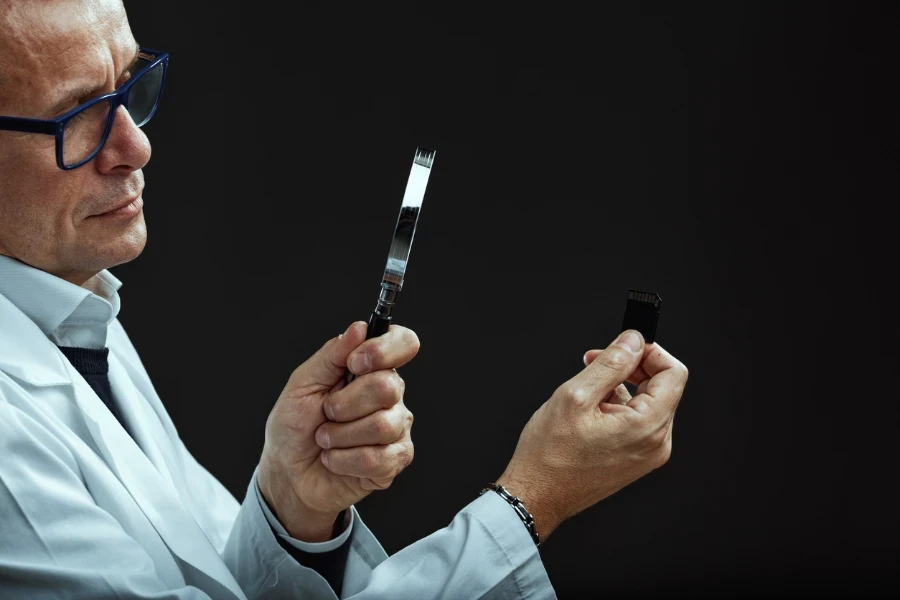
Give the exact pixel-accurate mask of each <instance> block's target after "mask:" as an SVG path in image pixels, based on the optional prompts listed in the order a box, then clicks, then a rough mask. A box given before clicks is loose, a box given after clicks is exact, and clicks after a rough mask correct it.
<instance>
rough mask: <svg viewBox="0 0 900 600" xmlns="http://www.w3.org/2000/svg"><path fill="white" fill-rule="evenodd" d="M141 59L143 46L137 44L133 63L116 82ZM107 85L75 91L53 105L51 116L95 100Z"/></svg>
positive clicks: (117, 77)
mask: <svg viewBox="0 0 900 600" xmlns="http://www.w3.org/2000/svg"><path fill="white" fill-rule="evenodd" d="M140 57H141V45H140V44H135V46H134V57H133V58H132V59H131V62H129V63H128V65H127V66H126V67H125V68H124V69H122V72H121V73H119V74H117V75H116V81H118V80H119V79H121V77H122V75H124V74H125V71H127V70H128V69H130V68H131V67H133V66H134V65H135V63H137V61H138V59H139V58H140ZM105 88H106V86H105V85H95V86H93V87H88V86H85V87H82V88H79V89H76V90H73V91H71V92H69V93H68V94H66V95H65V97H63V98H62V99H61V100H60V101H59V102H57V103H56V104H54V105H53V107H52V108H51V109H50V115H51V116H53V117H55V116H58V115H60V114H62V113H63V112H64V111H66V109H70V108H75V106H77V105H79V104H82V103H83V102H87V101H88V100H89V99H90V98H94V97H96V96H100V95H101V94H103V93H104V92H105Z"/></svg>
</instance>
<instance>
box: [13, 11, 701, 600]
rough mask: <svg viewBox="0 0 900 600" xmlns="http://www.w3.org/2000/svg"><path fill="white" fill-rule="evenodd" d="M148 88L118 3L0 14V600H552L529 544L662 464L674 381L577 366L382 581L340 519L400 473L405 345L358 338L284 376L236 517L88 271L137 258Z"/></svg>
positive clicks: (355, 328)
mask: <svg viewBox="0 0 900 600" xmlns="http://www.w3.org/2000/svg"><path fill="white" fill-rule="evenodd" d="M166 68H167V57H166V55H165V54H164V53H161V52H158V51H153V50H148V49H146V48H139V47H138V45H137V43H136V42H135V40H134V38H133V36H132V34H131V30H130V27H129V25H128V22H127V18H126V15H125V11H124V7H123V6H122V4H121V1H120V0H46V1H40V2H24V1H18V2H16V1H14V0H0V115H3V117H0V457H2V460H0V523H2V535H0V596H2V597H4V598H7V597H10V598H15V597H24V598H42V597H49V596H53V597H66V598H69V597H71V598H151V597H152V598H163V597H165V598H229V599H232V598H257V597H270V598H283V597H290V598H335V597H336V596H341V597H353V598H360V599H362V598H410V599H421V598H430V597H437V596H440V597H443V598H480V597H497V598H515V597H528V598H547V597H552V596H553V589H552V587H551V584H550V582H549V581H548V579H547V575H546V572H545V571H544V568H543V566H542V564H541V561H540V556H539V554H538V548H537V543H536V542H538V541H543V540H545V539H546V538H547V536H549V535H550V533H552V531H553V530H554V529H555V528H556V527H557V526H558V525H559V524H560V523H561V522H562V521H564V520H565V519H567V518H569V517H571V516H572V515H574V514H576V513H577V512H579V511H581V510H583V509H585V508H587V507H589V506H591V505H592V504H594V503H596V502H597V501H599V500H601V499H602V498H604V497H606V496H608V495H610V494H612V493H614V492H615V491H617V490H618V489H621V488H622V487H624V486H625V485H627V484H628V483H630V482H631V481H634V480H635V479H637V478H639V477H641V476H643V475H644V474H646V473H647V472H649V471H650V470H652V469H653V468H656V467H658V466H660V465H662V464H663V463H665V462H666V460H667V459H668V456H669V452H670V449H671V439H672V420H673V418H674V412H675V408H676V406H677V404H678V401H679V400H680V398H681V394H682V391H683V388H684V385H685V382H686V380H687V371H686V369H685V367H684V366H683V365H682V364H681V363H680V362H678V361H677V360H676V359H674V358H673V357H671V356H670V355H669V354H668V353H667V352H665V351H664V350H663V349H662V348H660V347H659V346H657V345H653V344H645V343H644V341H643V338H642V337H641V336H640V334H638V333H637V332H633V331H628V332H624V333H623V334H622V335H621V336H620V337H619V338H618V340H617V341H616V342H615V343H614V344H612V345H610V347H608V348H607V349H605V350H602V351H601V350H595V351H591V352H589V353H588V354H586V355H585V364H586V368H585V370H583V371H582V372H581V373H579V374H578V375H576V376H575V377H574V378H572V379H571V380H569V381H567V382H565V383H564V384H562V385H561V386H560V387H559V388H558V389H557V390H556V392H555V393H554V394H553V396H552V397H551V398H550V399H549V400H548V401H547V402H546V403H545V404H544V405H543V406H541V408H540V409H539V410H538V411H537V412H536V413H535V414H534V416H533V417H532V419H531V420H530V421H529V423H528V424H527V425H526V427H525V429H524V431H523V432H522V435H521V437H520V439H519V443H518V445H517V447H516V449H515V452H514V455H513V458H512V460H511V461H510V463H509V466H508V467H507V469H506V471H505V472H504V473H503V474H502V475H501V477H500V478H499V479H498V480H497V484H499V485H501V486H503V488H502V489H501V488H497V489H496V490H492V491H489V492H487V493H485V494H483V495H481V496H479V497H478V498H476V499H474V500H473V501H472V503H471V504H469V505H468V506H467V507H465V508H464V509H463V510H462V511H461V512H460V513H459V514H458V515H457V516H456V517H455V518H454V519H453V521H452V522H451V523H450V525H449V526H448V527H446V528H444V529H442V530H440V531H438V532H436V533H434V534H432V535H431V536H429V537H427V538H425V539H423V540H420V541H419V542H417V543H415V544H413V545H412V546H410V547H408V548H406V549H404V550H402V551H401V552H399V553H397V554H396V555H394V556H392V557H390V558H389V557H387V556H386V554H385V553H384V551H383V549H382V548H381V547H380V545H379V544H378V543H377V541H376V540H375V538H374V537H373V536H372V534H371V532H369V531H368V529H367V528H366V527H365V525H364V524H363V522H362V520H361V519H360V517H359V514H358V513H357V512H356V509H355V508H354V505H355V504H356V503H357V502H359V501H360V500H361V499H362V498H364V497H365V496H366V495H368V494H369V493H371V491H373V490H376V489H384V488H386V487H388V486H389V485H390V483H391V481H392V480H393V478H394V477H396V475H397V474H399V472H401V471H402V470H403V469H404V468H405V467H406V465H408V464H409V461H410V460H411V459H412V454H413V445H412V442H411V440H410V426H411V422H412V415H411V413H410V412H409V410H408V409H407V408H406V407H405V405H404V403H403V392H404V389H403V388H404V384H403V382H402V380H401V379H400V378H399V376H398V375H397V374H396V371H395V370H394V369H395V368H397V367H400V366H402V365H403V364H405V363H407V362H408V361H409V360H411V359H412V358H413V357H414V356H415V354H416V353H417V351H418V340H417V338H416V336H415V334H414V333H413V332H411V331H410V330H408V329H405V328H403V327H398V326H393V327H392V328H391V330H390V331H389V332H388V333H387V334H385V335H384V336H382V337H380V338H375V339H372V340H368V341H366V340H365V323H361V322H357V323H354V324H352V325H351V326H350V327H349V328H348V329H347V331H346V332H345V333H344V334H342V335H341V336H338V337H337V338H334V339H332V340H330V341H328V342H327V343H326V344H325V345H324V346H323V347H322V348H321V349H320V350H319V351H318V352H317V353H316V354H315V355H313V356H312V357H311V358H310V359H309V360H307V361H306V362H305V363H303V364H302V365H300V366H299V367H298V368H297V369H296V370H295V371H294V372H293V374H292V375H291V377H290V379H289V381H288V382H287V385H286V386H285V388H284V391H283V392H282V394H281V396H280V397H279V398H278V400H277V402H276V403H275V405H274V407H273V409H272V411H271V414H270V416H269V419H268V422H267V425H266V436H265V444H264V449H263V454H262V457H261V459H260V463H259V466H258V468H257V470H256V472H255V473H254V476H253V478H252V479H251V481H250V483H249V487H248V492H247V495H246V497H245V499H244V501H243V503H242V504H239V503H238V502H237V501H236V500H235V499H234V498H233V497H232V496H231V495H230V494H229V493H228V491H227V490H225V489H224V487H223V486H222V485H221V484H219V482H217V481H216V480H215V478H214V477H213V476H212V475H211V474H209V473H208V472H207V471H206V470H205V469H204V468H203V467H202V466H201V465H199V464H198V463H197V462H196V461H195V460H194V459H193V457H192V456H191V454H190V452H189V451H188V450H187V449H186V448H185V446H184V444H183V443H182V442H181V440H180V438H179V437H178V433H177V431H176V429H175V427H174V425H173V423H172V422H171V420H170V419H169V417H168V415H167V413H166V411H165V408H164V407H163V404H162V402H161V401H160V399H159V398H158V397H157V395H156V392H155V391H154V389H153V386H152V384H151V383H150V380H149V377H148V375H147V373H146V371H145V370H144V368H143V366H142V364H141V361H140V358H139V357H138V354H137V352H136V351H135V349H134V347H133V346H132V345H131V343H130V341H129V339H128V337H127V335H126V334H125V331H124V329H123V328H122V326H121V324H120V323H119V322H118V320H117V319H116V315H117V313H118V310H119V299H118V295H117V293H116V290H117V289H118V287H119V285H120V283H119V281H118V280H117V279H116V278H115V277H113V276H112V275H111V274H110V273H109V272H108V271H107V269H108V268H110V267H113V266H115V265H118V264H122V263H124V262H127V261H130V260H132V259H134V258H135V257H137V256H138V255H139V254H140V252H141V250H142V249H143V247H144V243H145V240H146V228H145V223H144V218H143V212H142V205H143V199H142V197H141V192H142V189H143V174H142V170H141V169H142V168H143V166H144V165H145V164H146V163H147V161H148V160H149V158H150V145H149V143H148V140H147V138H146V137H145V136H144V134H143V133H142V132H141V130H140V129H139V126H140V125H142V124H143V123H144V122H146V121H147V120H148V119H149V118H150V117H151V116H152V114H153V112H154V110H155V106H156V103H157V101H158V98H159V95H160V93H161V89H162V85H163V82H164V78H165V71H166ZM113 92H116V93H113ZM57 117H61V118H60V119H56V118H57ZM54 119H56V120H54ZM48 120H49V121H50V122H48ZM348 369H349V370H350V371H352V372H353V373H355V374H356V375H357V378H356V379H355V380H354V381H353V383H351V384H349V385H345V384H344V381H345V379H344V377H345V374H346V372H347V370H348ZM625 381H630V382H631V383H632V384H634V385H637V391H638V395H637V396H635V397H634V398H631V396H630V395H629V393H628V392H627V390H626V389H625V387H624V386H623V385H622V384H623V382H625ZM495 491H496V493H495ZM506 491H508V493H509V494H512V495H514V496H518V497H519V498H520V499H521V503H518V502H515V501H512V500H510V499H508V498H507V497H505V495H504V493H505V492H506ZM523 506H524V510H523V508H522V507H523ZM528 513H530V516H531V517H533V523H532V522H531V520H529V518H528Z"/></svg>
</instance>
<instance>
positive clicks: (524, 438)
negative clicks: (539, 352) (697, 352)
mask: <svg viewBox="0 0 900 600" xmlns="http://www.w3.org/2000/svg"><path fill="white" fill-rule="evenodd" d="M585 362H586V363H588V365H587V367H586V368H585V369H584V370H582V371H581V372H580V373H578V374H577V375H576V376H575V377H573V378H572V379H570V380H569V381H567V382H565V383H564V384H562V385H561V386H559V388H557V389H556V391H555V392H554V393H553V396H551V397H550V399H549V400H548V401H547V402H545V403H544V404H543V405H542V406H541V407H540V408H539V409H538V410H537V411H536V412H535V413H534V415H533V416H532V417H531V420H529V421H528V424H527V425H525V429H524V430H523V431H522V434H521V435H520V436H519V443H518V445H517V446H516V451H515V454H514V455H513V457H512V460H511V461H510V463H509V466H507V468H506V470H505V471H504V473H503V475H502V476H501V477H500V479H498V480H497V483H499V484H500V485H502V486H504V487H505V488H506V489H507V490H508V491H509V493H510V494H513V495H515V496H518V497H519V498H521V500H522V502H523V504H524V505H525V508H527V509H528V511H529V512H530V513H531V514H532V516H533V517H534V520H535V527H536V528H537V532H538V534H539V535H540V536H541V540H544V539H546V538H547V537H548V536H549V535H550V533H551V532H552V531H553V530H554V529H556V527H557V526H558V525H559V524H560V523H562V522H563V521H564V520H566V519H568V518H569V517H572V516H574V515H575V514H577V513H578V512H580V511H582V510H584V509H585V508H588V507H589V506H591V505H593V504H595V503H596V502H599V501H600V500H602V499H603V498H606V497H607V496H609V495H611V494H613V493H615V492H616V491H618V490H620V489H622V488H623V487H625V486H626V485H628V484H629V483H631V482H632V481H635V480H637V479H639V478H641V477H643V476H644V475H646V474H647V473H649V472H650V471H652V470H653V469H656V468H658V467H660V466H662V465H663V464H665V463H666V462H667V461H668V460H669V455H670V453H671V451H672V421H673V419H674V417H675V409H676V407H677V406H678V402H679V400H680V399H681V394H682V392H683V391H684V386H685V384H686V383H687V378H688V371H687V368H686V367H685V366H684V365H683V364H682V363H681V362H679V361H678V360H676V359H675V358H674V357H673V356H672V355H670V354H669V353H668V352H666V351H665V350H663V349H662V348H661V347H660V346H659V345H657V344H645V343H644V338H643V336H642V335H641V334H640V333H639V332H637V331H634V330H628V331H625V332H623V333H622V334H621V335H620V336H619V337H618V338H617V339H616V341H615V342H613V343H612V344H611V345H610V346H609V347H608V348H606V349H605V350H602V351H599V352H597V351H591V352H589V353H588V354H586V355H585ZM626 381H628V382H629V383H631V384H633V385H636V386H637V395H636V396H635V397H634V398H632V397H631V394H629V393H628V390H627V389H625V386H624V385H623V383H624V382H626Z"/></svg>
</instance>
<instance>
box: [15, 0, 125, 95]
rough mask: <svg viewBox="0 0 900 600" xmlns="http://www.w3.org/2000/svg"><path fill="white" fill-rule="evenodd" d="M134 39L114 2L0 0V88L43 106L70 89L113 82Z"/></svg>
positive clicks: (121, 10) (89, 0) (95, 0)
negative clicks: (0, 84) (1, 77)
mask: <svg viewBox="0 0 900 600" xmlns="http://www.w3.org/2000/svg"><path fill="white" fill-rule="evenodd" d="M76 4H77V7H76V8H73V5H76ZM134 44H135V42H134V38H133V37H132V35H131V30H130V27H129V26H128V21H127V18H126V17H125V14H124V9H123V8H122V6H121V4H120V3H118V4H111V3H109V2H102V1H101V2H98V1H97V0H87V1H84V2H78V3H73V2H69V1H66V2H62V3H48V2H43V1H41V2H21V3H20V2H15V1H10V0H0V56H4V60H3V62H4V63H6V64H4V73H3V74H4V82H5V84H6V89H5V90H4V89H0V94H3V95H4V96H5V95H7V93H9V91H10V90H12V92H11V94H13V95H14V96H15V95H20V96H23V97H20V98H18V100H19V101H20V102H27V103H28V107H29V108H30V110H32V111H33V110H35V109H36V108H37V107H36V106H35V105H36V104H39V105H40V106H43V107H44V108H43V109H41V111H42V112H43V111H44V110H46V108H47V107H49V106H51V105H54V104H56V103H57V102H58V101H59V100H60V99H61V98H63V97H65V96H67V95H69V94H71V93H73V92H76V91H80V90H84V89H90V88H95V87H98V86H105V85H109V86H114V84H115V80H116V78H117V75H118V73H119V72H120V71H121V70H123V69H124V68H125V66H126V65H127V61H128V60H130V59H131V58H132V56H133V52H134ZM7 56H8V57H9V58H6V57H7ZM10 65H12V66H10ZM4 92H6V93H4ZM24 96H27V98H24ZM37 98H41V99H42V101H41V100H39V101H38V102H35V100H36V99H37ZM13 100H14V101H15V100H16V98H13Z"/></svg>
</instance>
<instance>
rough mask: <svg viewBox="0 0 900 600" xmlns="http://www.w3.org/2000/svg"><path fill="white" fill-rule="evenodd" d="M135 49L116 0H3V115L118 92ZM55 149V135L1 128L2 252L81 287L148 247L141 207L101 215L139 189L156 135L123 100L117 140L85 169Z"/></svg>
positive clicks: (46, 110) (46, 112)
mask: <svg viewBox="0 0 900 600" xmlns="http://www.w3.org/2000/svg"><path fill="white" fill-rule="evenodd" d="M135 47H136V42H135V39H134V36H132V34H131V28H130V27H129V25H128V20H127V18H126V16H125V11H124V8H123V7H122V4H121V2H119V1H117V0H85V1H80V2H71V1H57V2H52V1H51V2H48V1H44V0H41V1H37V2H17V1H13V0H0V57H2V58H0V69H2V73H0V77H2V84H0V114H2V115H4V116H16V117H32V118H40V119H48V118H52V117H54V116H57V114H59V113H61V112H64V111H65V110H68V109H70V108H74V107H75V106H76V105H77V102H73V103H72V105H71V106H67V107H65V108H64V109H63V110H61V111H59V112H57V113H56V114H54V111H53V108H54V106H55V105H56V104H57V102H58V101H59V100H60V99H61V98H62V97H63V96H64V95H65V94H66V92H68V91H71V90H73V89H76V88H79V87H82V86H84V85H88V87H93V86H102V87H103V91H105V92H111V91H113V90H114V89H115V87H116V84H117V83H119V84H121V83H123V81H122V77H123V72H125V69H126V67H127V66H128V64H129V63H130V62H131V59H132V58H133V57H134V52H135ZM126 76H127V75H126ZM84 100H87V98H83V99H82V101H84ZM54 147H55V144H54V138H53V136H50V135H37V134H25V133H14V132H8V131H0V182H2V185H0V254H5V255H6V256H11V257H13V258H17V259H19V260H21V261H22V262H24V263H27V264H29V265H31V266H33V267H36V268H38V269H41V270H44V271H47V272H49V273H52V274H54V275H56V276H58V277H61V278H63V279H66V280H67V281H70V282H72V283H75V284H77V285H81V284H82V283H84V282H85V281H87V280H88V279H89V278H90V277H92V276H93V275H94V274H95V273H97V272H99V271H101V270H103V269H106V268H109V267H112V266H115V265H118V264H121V263H124V262H128V261H130V260H132V259H134V258H135V257H137V256H138V255H139V254H140V253H141V251H142V250H143V248H144V245H145V243H146V240H147V228H146V226H145V223H144V215H143V210H141V211H140V212H139V213H138V214H137V215H136V216H134V217H133V218H130V219H121V218H106V217H102V218H101V217H97V216H94V215H97V213H102V212H104V211H108V210H110V209H113V208H116V207H118V205H120V204H121V203H122V202H125V201H128V200H129V199H132V200H133V199H135V198H137V197H140V196H141V194H142V192H143V189H144V175H143V172H142V170H141V169H142V168H143V167H144V165H146V164H147V161H148V160H150V143H149V141H148V140H147V137H146V136H145V135H144V134H143V132H141V130H140V129H138V128H137V127H136V126H135V125H134V122H133V121H132V120H131V118H130V116H129V115H128V112H127V111H126V110H125V109H124V108H123V107H119V109H118V112H117V114H116V116H115V122H114V124H113V129H112V132H111V133H110V137H109V140H108V141H107V143H106V145H105V146H104V148H103V150H101V152H100V154H99V155H97V157H96V158H95V159H94V160H92V161H91V162H89V163H87V164H86V165H84V166H83V167H80V168H78V169H75V170H73V171H63V170H61V169H59V168H58V167H57V165H56V159H55V154H54Z"/></svg>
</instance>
